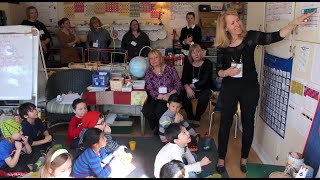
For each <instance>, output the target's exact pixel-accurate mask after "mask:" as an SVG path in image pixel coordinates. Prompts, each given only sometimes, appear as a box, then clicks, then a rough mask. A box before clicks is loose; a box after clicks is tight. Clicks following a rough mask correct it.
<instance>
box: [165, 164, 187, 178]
mask: <svg viewBox="0 0 320 180" xmlns="http://www.w3.org/2000/svg"><path fill="white" fill-rule="evenodd" d="M184 166H185V165H184V164H183V162H181V161H178V160H175V159H174V160H171V161H170V162H167V163H166V164H164V165H163V166H162V168H161V169H160V178H188V177H189V176H188V173H186V168H185V167H184Z"/></svg>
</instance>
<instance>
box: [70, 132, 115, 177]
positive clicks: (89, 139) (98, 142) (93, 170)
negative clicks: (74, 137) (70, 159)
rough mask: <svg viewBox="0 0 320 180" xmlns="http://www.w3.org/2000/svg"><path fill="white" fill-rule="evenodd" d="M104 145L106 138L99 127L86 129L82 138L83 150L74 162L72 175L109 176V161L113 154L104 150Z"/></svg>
mask: <svg viewBox="0 0 320 180" xmlns="http://www.w3.org/2000/svg"><path fill="white" fill-rule="evenodd" d="M106 145H107V140H106V137H105V136H104V132H103V131H102V130H101V129H98V128H90V129H88V130H87V131H86V132H85V134H84V138H83V147H84V148H85V150H84V152H83V153H81V154H80V155H79V156H78V158H77V159H76V160H75V162H74V166H73V169H72V172H73V177H75V178H85V177H90V176H94V177H98V178H107V177H109V176H110V174H111V167H110V163H111V161H112V160H113V158H114V156H113V154H112V153H107V152H106V150H105V146H106Z"/></svg>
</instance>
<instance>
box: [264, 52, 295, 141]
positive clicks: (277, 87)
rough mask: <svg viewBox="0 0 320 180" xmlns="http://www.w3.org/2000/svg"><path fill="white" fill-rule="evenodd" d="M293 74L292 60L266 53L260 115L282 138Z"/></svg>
mask: <svg viewBox="0 0 320 180" xmlns="http://www.w3.org/2000/svg"><path fill="white" fill-rule="evenodd" d="M291 72H292V58H289V59H283V58H279V57H277V56H273V55H270V54H268V53H265V56H264V71H263V87H262V94H261V106H260V111H259V115H260V117H261V118H262V119H263V121H264V122H265V123H266V124H267V125H268V126H269V127H270V128H271V129H272V130H273V131H274V132H276V133H277V134H278V135H279V136H280V137H282V138H284V135H285V129H286V120H287V111H288V104H289V91H290V81H291Z"/></svg>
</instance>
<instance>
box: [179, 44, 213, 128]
mask: <svg viewBox="0 0 320 180" xmlns="http://www.w3.org/2000/svg"><path fill="white" fill-rule="evenodd" d="M188 59H189V63H185V64H184V65H183V70H182V77H181V83H182V86H183V88H184V90H183V91H181V97H182V100H183V107H184V108H185V111H186V113H187V118H188V119H189V120H190V121H191V123H192V124H193V126H194V127H199V126H200V119H201V116H202V114H203V113H204V112H205V111H206V109H207V106H208V103H209V100H210V97H211V94H212V93H211V87H212V78H211V77H212V63H211V61H209V60H208V59H205V58H204V53H203V51H202V48H201V47H200V45H199V44H193V45H191V47H190V49H189V54H188ZM192 99H198V103H197V108H196V114H193V111H192V103H191V100H192Z"/></svg>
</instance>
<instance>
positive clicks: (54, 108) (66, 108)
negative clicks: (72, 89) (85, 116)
mask: <svg viewBox="0 0 320 180" xmlns="http://www.w3.org/2000/svg"><path fill="white" fill-rule="evenodd" d="M47 111H48V112H50V113H59V114H70V113H73V109H72V104H59V103H58V102H57V101H56V98H53V99H52V100H51V101H49V102H48V104H47Z"/></svg>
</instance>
